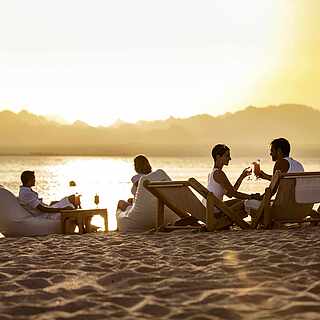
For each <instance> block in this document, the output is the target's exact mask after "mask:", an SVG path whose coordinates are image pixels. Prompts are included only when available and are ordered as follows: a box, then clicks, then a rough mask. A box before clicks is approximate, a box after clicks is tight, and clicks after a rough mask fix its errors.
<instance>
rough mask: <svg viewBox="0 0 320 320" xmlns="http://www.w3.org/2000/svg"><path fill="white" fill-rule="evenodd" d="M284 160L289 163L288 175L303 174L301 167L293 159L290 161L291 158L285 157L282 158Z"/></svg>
mask: <svg viewBox="0 0 320 320" xmlns="http://www.w3.org/2000/svg"><path fill="white" fill-rule="evenodd" d="M284 159H285V160H287V161H288V162H289V169H288V173H293V172H304V168H303V165H302V164H301V163H300V162H299V161H297V160H294V159H292V158H290V157H286V158H284Z"/></svg>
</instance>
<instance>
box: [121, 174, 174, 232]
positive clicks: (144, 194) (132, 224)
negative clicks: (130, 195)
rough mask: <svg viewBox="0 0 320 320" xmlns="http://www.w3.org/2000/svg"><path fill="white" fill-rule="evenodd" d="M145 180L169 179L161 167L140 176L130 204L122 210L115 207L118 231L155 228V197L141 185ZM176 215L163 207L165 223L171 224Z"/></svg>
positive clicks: (137, 230)
mask: <svg viewBox="0 0 320 320" xmlns="http://www.w3.org/2000/svg"><path fill="white" fill-rule="evenodd" d="M145 180H149V181H170V180H171V179H170V178H169V176H168V175H167V174H166V173H165V172H164V171H163V170H161V169H158V170H156V171H154V172H151V173H149V174H147V175H144V176H142V177H141V178H140V180H139V183H138V188H137V191H136V194H135V198H134V201H133V204H132V205H128V206H127V207H126V208H125V209H124V210H122V209H121V208H120V207H119V206H118V209H117V214H116V218H117V224H118V230H119V231H120V232H143V231H147V230H150V229H152V228H155V226H156V215H157V199H156V198H155V197H154V196H153V195H152V194H151V193H150V192H149V191H148V190H146V189H145V187H144V186H143V182H144V181H145ZM177 218H178V217H177V215H176V214H175V213H174V212H172V211H171V210H169V209H168V208H167V207H165V223H166V224H167V223H171V224H173V223H174V222H175V221H176V220H177Z"/></svg>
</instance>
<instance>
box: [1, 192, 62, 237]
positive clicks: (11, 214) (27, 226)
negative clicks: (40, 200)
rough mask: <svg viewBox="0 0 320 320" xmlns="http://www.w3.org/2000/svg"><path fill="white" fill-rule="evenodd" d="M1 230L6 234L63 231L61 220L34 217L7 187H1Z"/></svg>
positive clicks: (26, 234)
mask: <svg viewBox="0 0 320 320" xmlns="http://www.w3.org/2000/svg"><path fill="white" fill-rule="evenodd" d="M0 232H1V233H2V234H3V235H5V236H36V235H47V234H51V233H61V222H60V220H51V219H46V218H42V217H33V216H32V215H31V214H30V213H29V212H28V211H27V210H25V209H24V208H23V207H22V206H21V205H20V204H19V202H18V200H17V198H16V197H15V196H14V195H13V194H12V193H11V192H10V191H8V190H7V189H5V188H0Z"/></svg>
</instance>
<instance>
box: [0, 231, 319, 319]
mask: <svg viewBox="0 0 320 320" xmlns="http://www.w3.org/2000/svg"><path fill="white" fill-rule="evenodd" d="M0 280H1V281H0V319H1V320H2V319H37V320H42V319H43V320H45V319H72V320H75V319H83V320H86V319H88V320H91V319H113V318H123V319H234V320H238V319H290V320H291V319H320V227H303V228H300V229H291V230H271V231H263V230H252V231H224V232H219V233H194V232H191V231H175V232H172V233H152V232H149V233H146V234H140V235H121V234H119V233H117V232H112V233H110V234H108V235H104V234H102V233H98V234H89V235H81V236H79V235H73V236H62V235H54V236H47V237H35V238H2V239H0Z"/></svg>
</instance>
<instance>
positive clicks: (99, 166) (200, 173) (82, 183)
mask: <svg viewBox="0 0 320 320" xmlns="http://www.w3.org/2000/svg"><path fill="white" fill-rule="evenodd" d="M253 160H254V159H253ZM251 161H252V159H249V158H238V159H233V160H232V162H231V163H230V165H229V166H228V167H226V169H225V172H226V174H227V175H228V177H229V178H230V180H231V182H235V181H236V179H237V178H238V176H239V175H240V173H241V172H242V170H243V169H244V168H245V167H247V166H248V165H249V164H250V162H251ZM150 162H151V165H152V167H153V169H157V168H162V169H164V170H165V171H166V172H167V173H168V174H169V176H170V177H171V178H172V179H175V180H185V179H188V178H190V177H195V178H196V179H198V180H199V181H200V182H201V183H203V184H204V185H206V182H207V175H208V172H209V171H210V169H211V167H212V161H211V159H210V158H173V157H171V158H167V157H151V158H150ZM303 163H304V165H305V169H306V170H307V171H318V170H319V167H320V161H319V160H316V159H304V161H303ZM272 165H273V163H272V162H271V161H270V160H269V159H262V161H261V167H262V169H263V170H264V171H266V172H271V169H272ZM23 170H34V171H35V173H36V179H37V181H36V187H35V188H34V190H36V191H37V192H38V193H39V195H40V196H41V197H43V200H44V201H45V202H47V203H49V202H50V201H52V200H55V199H60V198H62V197H64V196H65V195H69V194H72V193H75V192H78V193H79V194H81V195H82V197H81V202H82V207H83V208H95V207H96V206H95V204H94V196H95V194H96V193H97V194H99V196H100V204H99V208H107V209H108V212H109V228H110V230H114V229H116V227H117V226H116V221H115V211H116V205H117V201H118V200H119V199H127V198H129V197H131V193H130V189H131V182H130V179H131V177H132V176H133V175H134V174H135V172H134V168H133V158H132V157H38V156H28V157H25V156H23V157H22V156H21V157H9V156H2V157H0V184H3V185H5V186H6V187H8V188H9V189H10V190H12V191H13V192H14V193H15V194H16V195H17V194H18V190H19V186H20V174H21V172H22V171H23ZM70 180H74V181H75V182H76V184H77V185H76V187H69V181H70ZM267 184H268V183H267V182H266V181H262V180H258V181H256V180H251V181H248V180H247V179H246V180H245V181H243V183H242V185H241V188H240V191H243V192H248V193H251V192H263V191H264V188H265V187H266V186H267ZM94 222H95V223H97V224H99V225H102V220H101V219H99V218H98V217H97V218H96V219H95V220H94Z"/></svg>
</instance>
